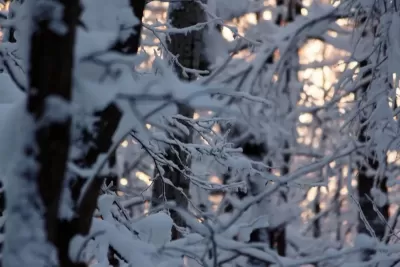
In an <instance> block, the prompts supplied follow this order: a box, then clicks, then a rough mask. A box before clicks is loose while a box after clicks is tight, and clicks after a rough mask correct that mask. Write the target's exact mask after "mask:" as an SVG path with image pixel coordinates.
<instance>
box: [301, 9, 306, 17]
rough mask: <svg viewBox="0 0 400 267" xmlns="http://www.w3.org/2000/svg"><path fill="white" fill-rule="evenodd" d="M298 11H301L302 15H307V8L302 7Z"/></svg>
mask: <svg viewBox="0 0 400 267" xmlns="http://www.w3.org/2000/svg"><path fill="white" fill-rule="evenodd" d="M300 12H301V15H303V16H307V15H308V10H307V8H302V9H301V10H300Z"/></svg>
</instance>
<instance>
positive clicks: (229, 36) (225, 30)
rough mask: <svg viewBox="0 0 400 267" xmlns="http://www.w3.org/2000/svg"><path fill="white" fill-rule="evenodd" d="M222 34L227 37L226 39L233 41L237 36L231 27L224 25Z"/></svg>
mask: <svg viewBox="0 0 400 267" xmlns="http://www.w3.org/2000/svg"><path fill="white" fill-rule="evenodd" d="M222 36H223V37H224V38H225V40H227V41H229V42H232V41H233V40H235V38H233V33H232V31H231V30H230V29H228V28H227V27H223V28H222Z"/></svg>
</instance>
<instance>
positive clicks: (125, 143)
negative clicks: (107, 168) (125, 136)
mask: <svg viewBox="0 0 400 267" xmlns="http://www.w3.org/2000/svg"><path fill="white" fill-rule="evenodd" d="M128 144H129V143H128V140H124V141H123V142H122V143H121V146H122V147H127V146H128Z"/></svg>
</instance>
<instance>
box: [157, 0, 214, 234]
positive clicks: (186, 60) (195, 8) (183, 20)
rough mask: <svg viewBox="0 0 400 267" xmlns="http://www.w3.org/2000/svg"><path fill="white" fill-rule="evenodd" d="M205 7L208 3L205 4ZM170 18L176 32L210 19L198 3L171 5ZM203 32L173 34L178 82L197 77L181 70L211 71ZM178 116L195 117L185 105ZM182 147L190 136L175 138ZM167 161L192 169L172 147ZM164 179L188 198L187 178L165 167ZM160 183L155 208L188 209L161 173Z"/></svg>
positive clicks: (170, 47) (171, 48) (170, 44)
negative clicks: (170, 205)
mask: <svg viewBox="0 0 400 267" xmlns="http://www.w3.org/2000/svg"><path fill="white" fill-rule="evenodd" d="M202 2H203V3H206V1H205V0H202ZM168 18H169V20H170V21H169V22H170V24H171V25H172V26H173V27H175V28H184V27H189V26H193V25H196V24H197V23H201V22H206V21H207V16H206V13H205V12H204V10H203V8H202V7H201V6H200V5H199V4H198V3H197V2H195V1H180V3H179V8H174V5H172V4H171V5H170V8H169V10H168ZM203 38H204V30H199V31H191V32H189V33H187V34H180V33H179V34H170V41H169V42H168V50H169V51H170V52H171V53H172V54H173V55H174V56H178V58H177V62H176V61H174V60H173V59H171V60H172V62H171V63H172V64H173V66H174V68H175V71H176V73H177V74H178V76H179V78H180V79H182V80H185V81H192V80H195V79H196V78H197V77H196V75H194V74H193V73H185V71H184V70H183V69H182V66H183V67H184V68H189V69H195V70H206V69H207V68H208V61H207V59H206V57H205V54H204V45H205V44H204V40H203ZM178 113H179V114H180V115H183V116H185V117H189V118H191V117H193V113H194V111H193V110H192V109H191V108H190V107H188V106H187V105H185V104H180V105H178ZM173 137H174V138H177V139H178V140H179V141H180V142H182V143H188V142H190V140H191V138H192V137H191V136H190V135H189V136H187V135H185V134H184V133H181V134H180V135H179V136H178V135H175V136H173ZM167 154H168V155H167V158H168V159H169V160H171V161H172V162H174V163H175V164H176V165H177V166H178V167H179V168H180V169H181V170H182V169H183V167H184V166H186V167H188V166H190V159H188V158H187V154H186V153H185V152H183V151H181V149H179V147H177V146H173V147H171V148H170V149H169V150H168V151H167ZM163 169H164V172H165V173H164V177H165V178H167V179H169V180H170V181H171V182H172V183H173V184H174V185H175V186H176V187H180V188H182V190H183V192H184V193H185V195H188V193H189V184H190V181H189V180H188V179H187V178H186V177H185V175H184V174H182V173H180V172H178V171H175V170H170V169H169V167H168V166H163ZM155 177H157V179H156V180H155V182H154V185H153V202H152V205H153V206H155V205H158V204H160V203H162V199H163V198H166V199H167V200H168V201H175V202H176V204H177V205H178V206H180V207H184V208H185V209H186V208H187V206H188V201H187V199H186V197H185V196H184V195H183V194H182V193H181V192H179V191H178V190H176V189H175V188H174V187H172V186H170V185H168V184H166V183H164V182H163V180H162V178H161V177H159V173H156V174H155ZM171 217H172V219H173V220H174V222H175V224H176V225H178V226H180V227H184V226H185V222H184V221H183V220H182V218H180V217H179V216H178V214H177V213H176V212H174V211H171ZM179 237H180V232H179V231H178V230H177V229H176V228H175V227H174V228H173V229H172V239H177V238H179Z"/></svg>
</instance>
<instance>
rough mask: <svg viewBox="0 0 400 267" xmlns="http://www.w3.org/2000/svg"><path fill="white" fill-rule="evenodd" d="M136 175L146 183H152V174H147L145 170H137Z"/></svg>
mask: <svg viewBox="0 0 400 267" xmlns="http://www.w3.org/2000/svg"><path fill="white" fill-rule="evenodd" d="M135 175H136V177H137V178H138V179H139V180H141V181H143V182H144V183H145V184H147V185H150V184H151V180H150V176H148V175H147V174H145V173H144V172H141V171H137V172H136V173H135Z"/></svg>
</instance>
